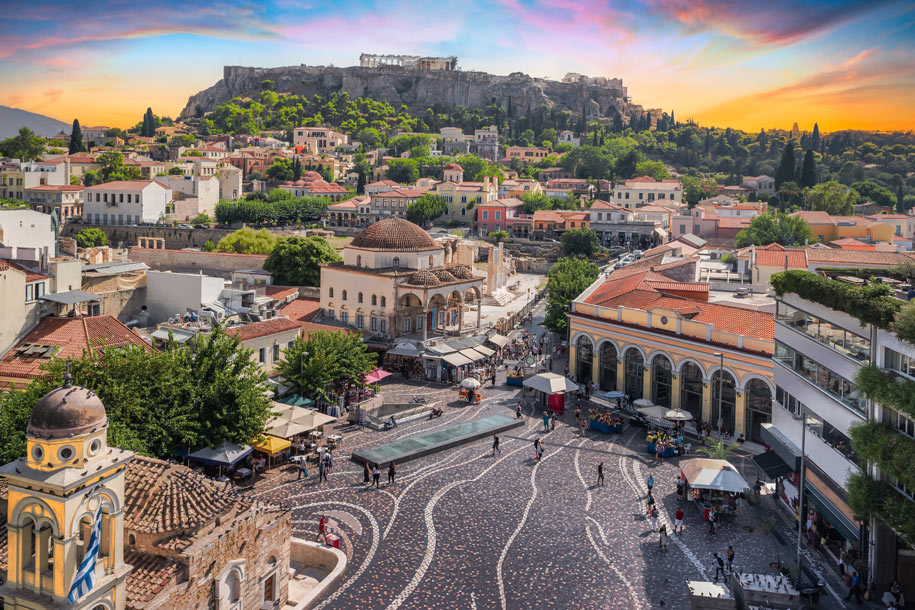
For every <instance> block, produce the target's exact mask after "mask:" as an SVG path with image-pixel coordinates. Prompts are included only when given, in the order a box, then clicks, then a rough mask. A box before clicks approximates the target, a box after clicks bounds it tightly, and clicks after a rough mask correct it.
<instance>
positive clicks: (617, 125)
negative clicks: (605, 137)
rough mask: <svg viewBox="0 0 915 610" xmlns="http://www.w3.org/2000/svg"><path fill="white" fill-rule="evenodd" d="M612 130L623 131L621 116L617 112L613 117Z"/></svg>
mask: <svg viewBox="0 0 915 610" xmlns="http://www.w3.org/2000/svg"><path fill="white" fill-rule="evenodd" d="M613 131H615V132H617V133H619V132H621V131H623V117H622V116H620V114H619V113H616V116H614V117H613Z"/></svg>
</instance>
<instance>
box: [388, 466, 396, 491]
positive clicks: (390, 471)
mask: <svg viewBox="0 0 915 610" xmlns="http://www.w3.org/2000/svg"><path fill="white" fill-rule="evenodd" d="M395 474H397V464H395V463H394V462H391V463H390V464H388V485H393V484H394V475H395Z"/></svg>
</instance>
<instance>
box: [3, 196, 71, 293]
mask: <svg viewBox="0 0 915 610" xmlns="http://www.w3.org/2000/svg"><path fill="white" fill-rule="evenodd" d="M56 246H57V244H56V242H55V238H54V229H53V228H51V216H50V215H49V214H42V213H41V212H36V211H34V210H30V209H28V208H13V209H8V208H0V258H5V259H10V260H18V261H27V262H38V261H40V260H41V257H42V256H43V255H46V256H54V255H55V253H56ZM0 290H3V287H2V286H0Z"/></svg>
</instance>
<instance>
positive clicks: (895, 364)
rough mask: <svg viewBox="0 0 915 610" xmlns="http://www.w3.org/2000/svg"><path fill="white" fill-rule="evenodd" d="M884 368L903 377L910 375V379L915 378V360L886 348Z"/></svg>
mask: <svg viewBox="0 0 915 610" xmlns="http://www.w3.org/2000/svg"><path fill="white" fill-rule="evenodd" d="M883 367H884V368H887V369H891V370H894V371H897V372H899V373H902V374H903V375H908V376H909V377H915V358H911V357H909V356H906V355H905V354H900V353H899V352H897V351H895V350H891V349H890V348H888V347H887V348H884V352H883Z"/></svg>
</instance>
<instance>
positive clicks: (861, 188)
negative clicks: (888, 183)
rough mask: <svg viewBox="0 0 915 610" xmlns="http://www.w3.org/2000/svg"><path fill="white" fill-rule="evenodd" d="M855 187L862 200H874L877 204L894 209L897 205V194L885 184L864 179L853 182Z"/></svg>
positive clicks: (852, 185) (852, 186)
mask: <svg viewBox="0 0 915 610" xmlns="http://www.w3.org/2000/svg"><path fill="white" fill-rule="evenodd" d="M851 188H853V189H854V190H855V191H856V192H857V193H858V194H859V195H860V196H861V201H873V202H874V203H876V204H877V205H882V206H884V207H888V208H890V209H893V208H895V207H896V204H897V201H896V195H895V194H894V193H893V191H891V190H890V189H888V188H886V187H885V186H881V185H879V184H877V183H876V182H874V181H873V180H862V181H860V182H852V184H851Z"/></svg>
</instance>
